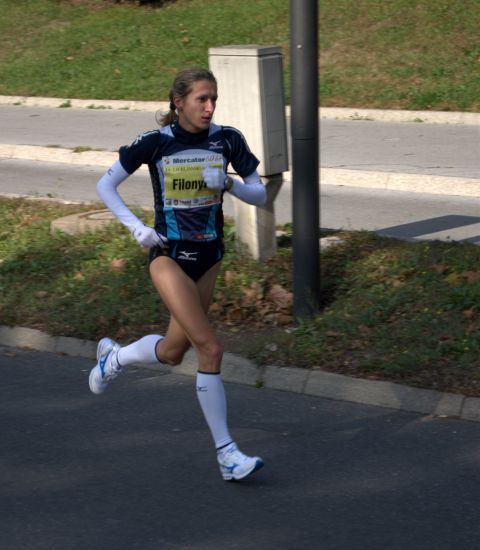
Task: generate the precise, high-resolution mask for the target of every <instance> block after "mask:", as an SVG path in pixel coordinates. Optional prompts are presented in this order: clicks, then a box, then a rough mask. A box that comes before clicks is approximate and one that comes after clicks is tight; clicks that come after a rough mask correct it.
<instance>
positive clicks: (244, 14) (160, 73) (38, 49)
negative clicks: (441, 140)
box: [0, 0, 480, 111]
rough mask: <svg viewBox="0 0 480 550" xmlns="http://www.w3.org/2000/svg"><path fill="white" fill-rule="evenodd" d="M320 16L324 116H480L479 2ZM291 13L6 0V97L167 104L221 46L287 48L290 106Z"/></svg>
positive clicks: (192, 0)
mask: <svg viewBox="0 0 480 550" xmlns="http://www.w3.org/2000/svg"><path fill="white" fill-rule="evenodd" d="M152 6H153V7H152ZM319 6H320V10H319V14H320V17H319V31H320V32H319V43H320V62H319V63H320V64H319V66H320V79H319V97H320V103H321V105H322V106H327V107H328V106H335V107H337V106H340V107H354V108H355V107H356V108H362V107H364V108H394V109H397V108H401V109H411V110H418V109H422V110H423V109H426V110H441V111H443V110H447V111H448V110H450V111H479V110H480V100H479V98H480V72H479V63H480V61H479V60H480V46H479V45H478V40H477V27H478V24H477V22H478V21H479V20H480V4H479V3H478V2H477V1H476V0H465V1H463V2H458V0H442V2H432V1H431V0H390V1H388V2H378V1H377V0H361V1H360V2H359V1H358V0H322V2H319ZM289 10H290V8H289V3H288V2H285V1H284V0H243V1H242V2H238V1H236V0H176V1H169V2H156V3H153V4H151V5H142V6H138V5H136V3H135V2H119V3H118V2H114V1H113V0H112V1H107V0H104V1H101V0H70V1H67V0H63V1H58V0H36V1H35V2H29V6H28V10H25V9H24V6H23V4H22V3H21V2H14V1H12V0H5V1H4V2H2V10H1V13H0V45H1V48H0V74H1V75H2V78H1V79H0V94H3V95H25V96H50V97H72V98H96V99H125V100H148V101H157V100H158V101H164V100H167V99H168V90H169V87H170V84H171V80H172V77H173V75H174V74H175V73H176V72H177V71H178V70H179V69H181V68H184V67H186V66H190V65H198V64H200V65H207V63H208V49H209V48H210V47H216V46H223V45H229V44H260V45H262V44H263V45H265V44H275V45H278V46H280V47H281V48H282V52H283V55H284V68H285V75H284V76H285V79H284V82H285V92H286V98H287V101H289V100H290V94H289V78H290V76H289V75H290V53H289V50H290V44H289V39H290V36H289V35H290V30H289V26H290V22H289V18H290V13H289ZM252 14H255V17H252ZM233 22H234V23H233ZM68 106H69V104H68V103H66V104H65V105H64V107H68Z"/></svg>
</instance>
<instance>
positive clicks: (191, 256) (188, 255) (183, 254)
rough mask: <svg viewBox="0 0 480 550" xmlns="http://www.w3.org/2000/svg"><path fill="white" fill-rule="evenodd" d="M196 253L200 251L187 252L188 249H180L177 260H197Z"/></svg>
mask: <svg viewBox="0 0 480 550" xmlns="http://www.w3.org/2000/svg"><path fill="white" fill-rule="evenodd" d="M196 254H198V252H187V251H186V250H179V251H178V256H177V260H190V261H191V262H196V261H197V258H196V256H195V255H196Z"/></svg>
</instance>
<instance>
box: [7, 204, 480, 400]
mask: <svg viewBox="0 0 480 550" xmlns="http://www.w3.org/2000/svg"><path fill="white" fill-rule="evenodd" d="M91 208H92V206H80V205H60V204H55V203H51V202H42V201H28V200H24V199H0V214H1V217H0V219H1V222H0V318H1V319H2V324H7V325H19V326H26V327H30V328H38V329H41V330H45V331H47V332H49V333H51V334H62V335H65V336H75V337H79V338H87V339H92V340H96V339H98V338H100V337H101V336H105V335H107V334H108V335H110V336H112V337H114V338H117V339H119V340H120V341H122V342H123V343H126V342H129V341H131V340H133V339H136V338H138V337H139V336H141V335H143V334H145V333H150V332H156V331H158V332H163V331H164V329H165V327H166V323H167V320H168V312H167V311H166V310H165V308H164V306H163V305H162V303H161V302H160V300H159V299H158V298H157V296H156V293H155V292H154V290H153V287H152V285H151V282H150V279H149V275H148V270H147V257H146V253H145V252H144V251H143V250H142V249H140V248H139V247H138V245H137V244H136V243H135V242H134V241H133V239H132V238H131V236H130V235H129V234H128V233H127V232H126V231H125V229H124V228H122V227H121V226H120V225H119V224H118V223H113V224H111V225H110V226H108V227H107V228H106V229H105V230H102V231H99V232H96V233H92V234H86V235H78V236H69V235H66V234H63V233H56V234H54V235H51V234H50V223H51V221H52V220H53V219H55V218H57V217H61V216H64V215H67V214H70V213H73V212H75V211H77V212H79V211H85V210H86V209H91ZM142 215H143V216H146V219H147V221H151V220H150V219H149V216H151V214H150V213H143V214H142ZM286 229H287V231H288V228H286ZM340 236H341V238H342V239H341V243H340V244H337V245H335V246H333V247H331V248H329V249H328V250H326V251H325V252H322V254H321V265H320V268H321V289H322V300H323V304H322V311H321V313H320V314H319V315H318V316H317V318H316V319H314V320H312V321H308V322H303V323H301V324H296V323H294V321H293V318H292V295H291V291H292V254H291V241H290V240H289V239H288V238H285V237H284V238H283V241H282V246H281V247H280V248H279V252H278V254H277V256H276V257H275V258H273V259H272V260H270V261H269V262H265V263H259V262H256V261H254V260H252V259H251V258H249V257H248V256H246V255H242V254H238V253H237V252H235V240H234V239H235V235H234V230H233V227H232V226H231V225H227V235H226V241H227V254H226V257H225V260H224V262H223V266H222V271H221V273H220V276H219V280H218V285H217V290H216V295H215V303H214V305H213V306H212V308H211V312H210V316H211V318H212V322H213V323H214V324H215V326H216V327H217V329H218V330H219V331H220V332H221V333H222V334H223V335H224V336H225V337H226V339H227V342H228V340H229V339H231V340H232V341H234V340H235V339H236V347H235V351H237V352H240V353H242V354H243V355H245V356H246V357H249V358H251V359H255V360H256V361H257V362H259V363H263V364H275V365H285V366H297V367H304V368H312V369H314V368H322V369H324V370H328V371H332V372H338V373H343V374H348V375H351V376H357V377H368V378H376V379H386V380H393V381H398V382H402V383H406V384H409V385H412V386H418V387H423V388H433V389H438V390H442V391H452V392H459V393H463V394H466V395H470V396H480V368H479V367H480V361H479V356H480V306H479V304H480V271H478V265H480V248H478V247H476V246H474V245H471V244H461V243H451V242H449V243H445V242H422V243H410V242H403V241H398V240H395V239H390V238H384V237H379V236H377V235H375V234H373V233H369V232H347V233H341V234H340Z"/></svg>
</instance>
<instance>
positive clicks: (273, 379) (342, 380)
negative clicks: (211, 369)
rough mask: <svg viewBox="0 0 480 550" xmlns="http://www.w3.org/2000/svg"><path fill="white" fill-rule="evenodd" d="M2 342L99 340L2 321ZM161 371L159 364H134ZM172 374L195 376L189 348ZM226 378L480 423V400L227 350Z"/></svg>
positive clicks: (38, 344) (73, 351)
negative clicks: (254, 359)
mask: <svg viewBox="0 0 480 550" xmlns="http://www.w3.org/2000/svg"><path fill="white" fill-rule="evenodd" d="M0 345H2V346H9V347H19V348H27V349H32V350H37V351H46V352H50V353H59V354H63V355H71V356H77V357H85V358H87V359H92V360H94V359H95V356H96V348H97V343H96V342H93V341H89V340H82V339H78V338H70V337H65V336H51V335H49V334H46V333H44V332H42V331H39V330H36V329H30V328H24V327H8V326H1V325H0ZM136 366H137V367H142V368H146V369H151V370H156V371H158V366H154V365H136ZM171 371H172V372H175V373H176V374H181V375H184V376H190V377H193V376H195V375H196V372H197V363H196V359H195V355H194V353H193V351H192V350H190V351H189V352H188V353H187V354H186V355H185V358H184V360H183V362H182V364H181V365H178V366H177V367H175V368H174V369H171ZM222 377H223V379H224V380H225V381H226V382H232V383H235V384H244V385H249V386H252V387H257V388H262V387H264V388H269V389H274V390H281V391H289V392H293V393H300V394H305V395H312V396H316V397H323V398H327V399H332V400H336V401H349V402H354V403H359V404H364V405H372V406H378V407H384V408H389V409H396V410H403V411H409V412H416V413H420V414H425V415H431V416H438V417H442V418H443V417H445V418H446V417H450V418H461V419H463V420H470V421H474V422H480V399H479V398H472V397H468V398H467V397H465V396H463V395H458V394H452V393H442V392H438V391H435V390H425V389H419V388H411V387H408V386H403V385H400V384H396V383H393V382H385V381H381V380H365V379H360V378H352V377H349V376H344V375H341V374H335V373H329V372H324V371H319V370H306V369H300V368H298V369H297V368H293V367H276V366H272V365H269V366H264V367H258V366H256V365H254V364H253V363H251V362H250V361H248V360H247V359H245V358H243V357H239V356H237V355H234V354H231V353H226V354H225V356H224V363H223V366H222Z"/></svg>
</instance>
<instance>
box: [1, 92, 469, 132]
mask: <svg viewBox="0 0 480 550" xmlns="http://www.w3.org/2000/svg"><path fill="white" fill-rule="evenodd" d="M0 105H19V106H24V107H50V108H62V107H64V108H68V107H70V108H73V109H117V110H118V109H120V110H132V111H147V112H156V111H162V112H165V111H168V102H167V101H134V100H128V99H75V98H59V97H28V96H11V95H10V96H9V95H3V96H2V95H0ZM285 111H286V114H287V115H289V114H290V106H289V105H287V106H286V108H285ZM319 116H320V118H321V119H322V118H324V119H338V120H376V121H382V122H424V123H427V124H473V125H477V124H480V113H468V112H449V111H405V110H396V109H356V108H352V107H320V109H319Z"/></svg>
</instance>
